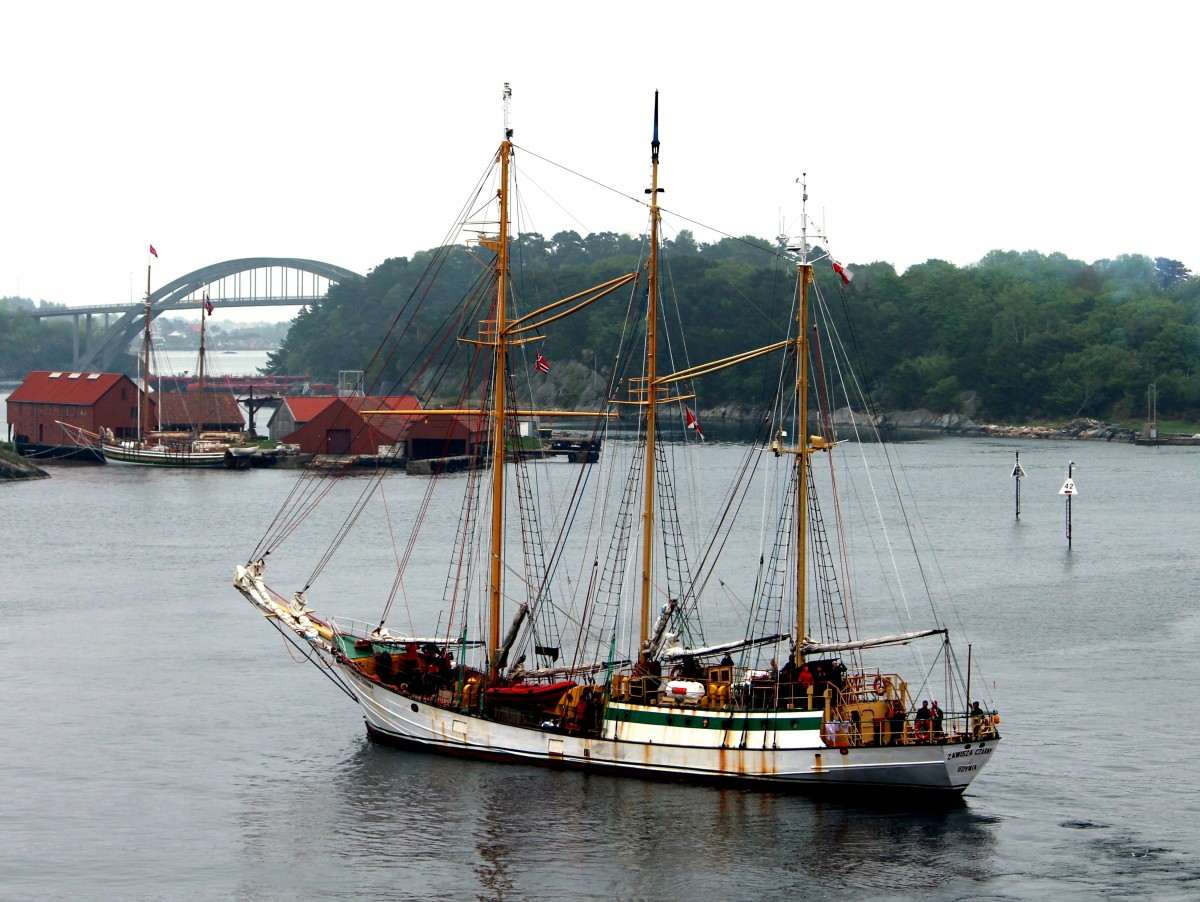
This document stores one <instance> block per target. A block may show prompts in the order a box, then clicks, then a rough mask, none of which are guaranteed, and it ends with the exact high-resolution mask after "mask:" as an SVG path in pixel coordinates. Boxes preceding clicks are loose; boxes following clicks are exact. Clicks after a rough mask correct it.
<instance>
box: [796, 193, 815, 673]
mask: <svg viewBox="0 0 1200 902" xmlns="http://www.w3.org/2000/svg"><path fill="white" fill-rule="evenodd" d="M807 201H808V186H807V184H802V185H801V214H800V262H799V263H798V264H797V265H796V293H797V299H796V300H797V303H796V407H797V409H796V420H797V422H796V430H797V435H796V517H795V519H796V533H795V536H794V538H795V542H796V648H797V649H801V648H803V646H804V638H805V635H806V632H807V623H808V611H807V605H808V597H807V591H808V581H807V571H808V461H809V457H810V456H811V455H812V450H813V449H812V447H811V446H810V445H809V439H808V354H809V336H808V285H809V283H810V282H811V281H812V277H813V268H812V264H811V263H809V262H808V219H807V212H806V211H805V209H804V204H805V203H806V202H807ZM798 654H799V660H798V661H797V663H801V662H802V661H803V652H799V651H798Z"/></svg>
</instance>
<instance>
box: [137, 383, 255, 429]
mask: <svg viewBox="0 0 1200 902" xmlns="http://www.w3.org/2000/svg"><path fill="white" fill-rule="evenodd" d="M153 398H154V400H155V401H156V402H157V403H158V405H159V421H160V422H161V423H162V424H163V426H164V427H166V426H171V427H179V426H188V427H195V428H201V427H203V428H210V427H213V426H217V425H220V426H221V427H222V428H224V427H228V426H232V427H234V428H236V429H242V428H244V427H245V425H246V418H245V417H244V416H242V408H241V407H240V406H239V405H238V402H237V398H235V397H234V396H233V395H231V394H230V393H229V392H217V391H214V392H207V391H206V392H205V393H204V416H203V417H200V416H199V413H200V393H199V392H194V391H192V392H163V393H162V394H161V395H157V394H156V395H154V396H153Z"/></svg>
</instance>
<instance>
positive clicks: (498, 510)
mask: <svg viewBox="0 0 1200 902" xmlns="http://www.w3.org/2000/svg"><path fill="white" fill-rule="evenodd" d="M511 97H512V88H510V87H509V86H508V84H507V83H505V85H504V140H503V141H502V142H501V144H500V150H499V151H498V152H497V160H498V162H499V163H500V225H499V230H498V235H497V240H496V314H495V323H494V326H493V328H494V329H495V355H494V356H495V361H494V370H493V373H492V542H491V549H492V553H491V572H490V574H489V578H488V602H489V606H488V609H489V617H488V661H489V663H490V672H491V676H492V677H493V678H494V677H496V676H498V675H499V670H500V662H499V661H498V660H496V654H497V651H498V649H499V648H500V610H501V601H502V599H503V583H504V476H505V472H504V469H505V467H504V459H505V451H506V448H505V431H506V430H505V419H506V417H507V410H506V405H507V401H508V395H507V389H508V344H507V342H508V336H507V334H506V331H505V330H506V329H507V327H508V323H507V321H506V320H507V308H506V303H507V296H508V187H509V186H508V179H509V164H510V161H511V158H512V140H511V139H512V129H511V128H509V125H508V101H509V98H511Z"/></svg>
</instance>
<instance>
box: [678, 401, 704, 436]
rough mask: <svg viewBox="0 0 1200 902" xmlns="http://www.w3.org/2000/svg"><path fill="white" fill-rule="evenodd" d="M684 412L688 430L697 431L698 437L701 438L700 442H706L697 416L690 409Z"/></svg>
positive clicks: (687, 408) (684, 409)
mask: <svg viewBox="0 0 1200 902" xmlns="http://www.w3.org/2000/svg"><path fill="white" fill-rule="evenodd" d="M683 412H684V414H685V415H686V417H687V428H688V429H695V430H696V435H698V436H700V441H704V432H703V430H701V428H700V423H699V422H698V421H697V420H696V415H695V414H693V413H692V409H691V408H690V407H685V408H683Z"/></svg>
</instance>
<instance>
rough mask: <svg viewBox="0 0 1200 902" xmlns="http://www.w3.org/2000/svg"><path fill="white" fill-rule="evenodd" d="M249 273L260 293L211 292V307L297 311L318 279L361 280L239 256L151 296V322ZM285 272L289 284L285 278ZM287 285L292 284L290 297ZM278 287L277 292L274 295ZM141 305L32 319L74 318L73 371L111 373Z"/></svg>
mask: <svg viewBox="0 0 1200 902" xmlns="http://www.w3.org/2000/svg"><path fill="white" fill-rule="evenodd" d="M276 269H278V270H281V272H280V274H279V278H278V281H276V279H275V278H274V274H273V270H276ZM260 270H266V273H264V274H263V276H262V277H259V276H258V275H257V272H258V271H260ZM243 273H253V274H255V275H253V276H252V277H251V278H250V279H249V281H250V282H251V286H252V290H253V289H256V288H257V287H258V285H259V284H260V283H261V284H262V285H263V286H264V289H265V290H264V293H263V294H261V295H260V294H249V295H247V294H246V293H244V292H241V291H235V292H234V296H232V297H224V296H223V293H224V292H223V291H222V290H217V291H215V292H212V294H211V300H212V303H213V305H214V306H220V307H297V306H301V305H306V304H313V303H316V302H318V301H319V300H321V299H322V298H323V297H325V294H326V292H327V291H328V287H326V292H319V291H315V289H316V288H318V287H319V284H318V283H319V280H321V279H324V280H325V281H327V282H328V283H330V284H333V283H336V282H344V281H347V280H351V279H353V280H358V281H361V280H362V278H363V277H362V276H361V275H359V274H358V273H356V272H352V271H351V270H348V269H345V268H343V267H341V266H335V265H334V264H332V263H322V262H320V261H319V260H305V259H301V258H298V257H244V258H241V259H238V260H226V261H224V262H222V263H213V264H210V265H209V266H205V267H202V268H201V269H198V270H196V271H195V272H191V273H188V274H187V275H186V276H181V277H180V278H178V279H175V280H174V281H173V282H169V283H167V284H166V285H164V286H162V287H161V288H159V289H158V290H157V291H152V292H151V294H150V318H151V319H152V320H153V319H154V318H155V317H157V316H159V315H161V314H163V313H166V312H168V311H173V310H182V309H187V308H189V307H193V306H196V305H198V304H199V298H200V294H199V292H200V291H201V290H203V289H207V288H208V287H209V286H210V285H213V284H219V283H221V282H222V280H224V279H227V278H230V277H239V278H238V280H237V284H238V285H239V286H240V283H241V281H242V280H241V278H240V276H241V274H243ZM289 273H290V274H291V279H289ZM305 273H307V274H308V275H310V276H313V277H315V278H313V279H312V280H311V281H312V289H313V290H310V291H308V292H304V291H303V288H304V287H305V286H304V285H303V282H304V278H303V276H304V274H305ZM289 283H294V285H295V287H296V291H295V293H290V294H289V287H290V285H289ZM275 286H281V287H282V291H277V290H275ZM145 311H146V305H145V303H140V304H93V305H90V306H86V307H67V308H63V309H61V310H39V311H37V312H36V313H35V314H34V315H35V316H36V318H38V319H42V318H43V317H48V316H73V317H74V318H75V345H74V363H73V365H72V367H73V369H75V370H76V371H83V370H91V369H93V368H95V369H99V370H107V369H110V368H111V367H112V365H113V361H114V360H115V359H116V357H117V355H118V354H119V353H121V352H122V351H124V350H125V348H127V347H128V346H129V343H130V342H131V341H133V340H134V339H135V338H136V337H137V336H138V335H139V334H141V333H142V331H143V330H144V329H145ZM113 314H117V315H118V318H117V321H116V322H115V323H112V324H111V325H110V324H109V322H108V318H109V317H110V316H111V315H113ZM97 315H103V316H104V317H105V331H104V332H103V333H101V334H100V335H99V336H97V337H96V338H94V339H93V337H92V331H91V320H92V317H93V316H97ZM80 317H83V318H84V320H85V331H84V334H85V336H86V348H85V351H84V353H83V355H82V356H81V355H80V353H79V333H80V329H79V320H80Z"/></svg>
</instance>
